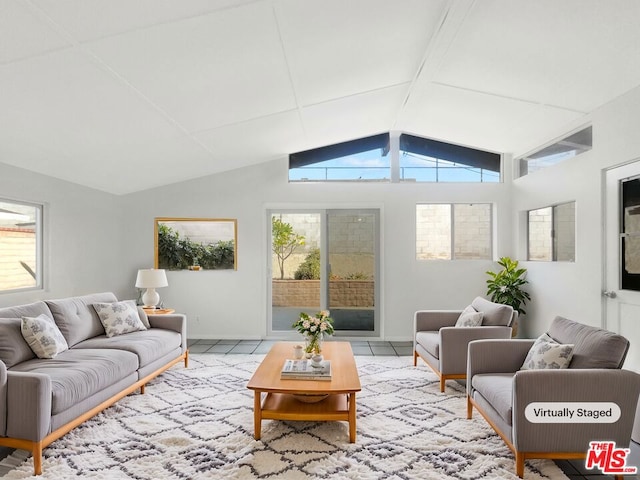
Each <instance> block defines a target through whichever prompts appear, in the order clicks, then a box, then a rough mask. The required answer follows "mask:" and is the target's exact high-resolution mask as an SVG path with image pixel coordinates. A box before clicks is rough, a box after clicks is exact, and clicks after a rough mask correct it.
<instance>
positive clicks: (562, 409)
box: [524, 402, 621, 423]
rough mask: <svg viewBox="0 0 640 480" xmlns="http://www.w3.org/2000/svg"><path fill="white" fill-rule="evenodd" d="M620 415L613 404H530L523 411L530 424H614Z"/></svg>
mask: <svg viewBox="0 0 640 480" xmlns="http://www.w3.org/2000/svg"><path fill="white" fill-rule="evenodd" d="M620 414H621V412H620V407H619V406H618V405H617V404H615V403H613V402H532V403H530V404H529V405H527V407H526V408H525V409H524V416H525V417H526V419H527V420H529V421H530V422H531V423H615V422H617V421H618V419H619V418H620Z"/></svg>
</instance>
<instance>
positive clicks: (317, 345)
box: [304, 332, 324, 358]
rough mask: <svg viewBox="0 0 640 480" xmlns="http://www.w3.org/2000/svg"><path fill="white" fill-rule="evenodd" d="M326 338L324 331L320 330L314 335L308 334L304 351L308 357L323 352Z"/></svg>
mask: <svg viewBox="0 0 640 480" xmlns="http://www.w3.org/2000/svg"><path fill="white" fill-rule="evenodd" d="M323 340H324V338H323V335H322V332H318V333H316V334H314V335H307V336H306V337H305V347H304V351H305V353H306V357H307V358H311V357H312V356H313V355H319V354H320V353H322V341H323Z"/></svg>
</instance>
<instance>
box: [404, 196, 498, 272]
mask: <svg viewBox="0 0 640 480" xmlns="http://www.w3.org/2000/svg"><path fill="white" fill-rule="evenodd" d="M451 208H452V206H451V205H449V204H423V205H418V206H417V208H416V258H417V259H418V260H450V259H451V258H452V255H451V230H452V229H451V215H452V213H451ZM453 208H454V212H453V219H454V225H453V231H454V232H455V233H454V235H455V238H454V242H453V258H455V259H456V260H464V259H474V260H475V259H489V258H491V206H490V205H488V204H473V205H471V204H454V205H453Z"/></svg>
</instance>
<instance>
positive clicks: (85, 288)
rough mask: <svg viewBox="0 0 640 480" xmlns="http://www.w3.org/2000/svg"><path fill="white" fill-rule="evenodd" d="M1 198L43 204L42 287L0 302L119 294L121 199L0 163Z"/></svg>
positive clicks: (0, 297)
mask: <svg viewBox="0 0 640 480" xmlns="http://www.w3.org/2000/svg"><path fill="white" fill-rule="evenodd" d="M0 197H3V198H8V199H13V200H23V201H28V202H33V203H40V204H44V240H45V242H44V243H45V248H46V251H45V264H44V273H45V289H44V290H32V291H25V292H21V293H11V294H0V306H11V305H18V304H22V303H29V302H34V301H36V300H41V299H45V298H60V297H67V296H70V295H81V294H85V293H93V292H101V291H114V292H116V294H122V293H124V292H122V290H119V288H118V287H119V286H120V285H122V281H121V278H120V277H121V273H120V272H121V270H122V260H121V258H120V254H121V246H122V235H121V232H122V231H123V225H122V219H121V215H120V212H121V208H120V204H121V202H122V199H121V198H119V197H115V196H113V195H109V194H106V193H103V192H99V191H96V190H92V189H90V188H85V187H81V186H78V185H75V184H72V183H69V182H64V181H61V180H57V179H55V178H52V177H48V176H45V175H38V174H34V173H32V172H29V171H27V170H23V169H20V168H15V167H10V166H8V165H5V164H2V163H0Z"/></svg>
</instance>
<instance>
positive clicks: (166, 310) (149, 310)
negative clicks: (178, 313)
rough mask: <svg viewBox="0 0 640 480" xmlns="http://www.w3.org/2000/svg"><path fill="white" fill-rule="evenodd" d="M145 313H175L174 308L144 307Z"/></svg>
mask: <svg viewBox="0 0 640 480" xmlns="http://www.w3.org/2000/svg"><path fill="white" fill-rule="evenodd" d="M142 309H143V310H144V313H146V314H147V315H166V314H167V313H174V312H175V310H174V309H173V308H146V307H142Z"/></svg>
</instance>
